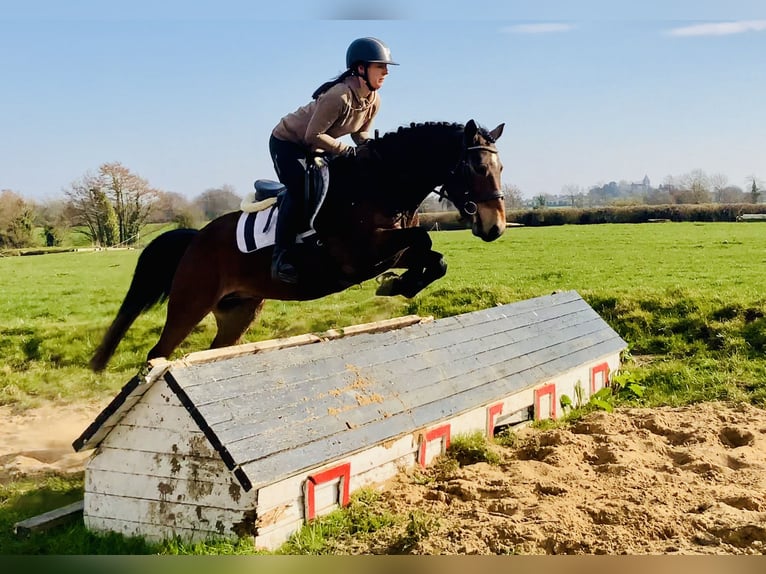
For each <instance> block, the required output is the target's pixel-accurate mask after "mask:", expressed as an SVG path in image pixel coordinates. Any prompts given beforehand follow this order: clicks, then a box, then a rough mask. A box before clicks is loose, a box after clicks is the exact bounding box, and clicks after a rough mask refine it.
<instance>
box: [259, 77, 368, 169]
mask: <svg viewBox="0 0 766 574" xmlns="http://www.w3.org/2000/svg"><path fill="white" fill-rule="evenodd" d="M356 82H357V80H356V78H355V77H350V78H346V79H345V80H344V81H343V82H340V83H339V84H335V85H334V86H333V87H332V88H330V89H329V90H327V91H326V92H325V93H324V94H322V95H321V96H319V98H318V99H316V100H312V101H311V102H310V103H309V104H306V105H305V106H302V107H300V108H298V109H297V110H296V111H294V112H292V113H289V114H287V115H286V116H285V117H283V118H282V119H281V120H280V122H279V123H278V124H277V126H276V127H275V128H274V129H273V130H272V132H271V133H272V135H273V136H274V137H275V138H278V139H281V140H284V141H290V142H293V143H297V144H301V145H304V146H306V147H307V148H309V149H311V150H312V151H319V152H323V151H324V152H331V153H336V154H337V153H341V152H342V151H344V150H345V149H346V148H347V147H349V146H348V145H346V144H345V143H343V142H341V141H340V140H338V139H337V138H340V137H342V136H345V135H348V134H350V135H351V139H352V140H353V141H354V143H356V144H360V143H362V142H363V141H364V140H366V139H369V138H370V135H369V131H370V127H371V126H372V120H373V119H374V118H375V114H377V113H378V108H379V107H380V96H378V92H377V91H374V92H372V93H371V94H369V95H368V96H367V98H362V97H361V96H360V95H359V89H358V88H356V87H355V84H356Z"/></svg>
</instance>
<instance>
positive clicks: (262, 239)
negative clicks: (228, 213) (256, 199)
mask: <svg viewBox="0 0 766 574" xmlns="http://www.w3.org/2000/svg"><path fill="white" fill-rule="evenodd" d="M277 212H278V209H277V206H276V205H275V206H273V207H272V208H271V209H264V210H261V211H256V212H250V213H248V212H242V214H241V215H240V216H239V221H237V247H238V248H239V250H240V251H241V252H242V253H251V252H253V251H256V250H258V249H262V248H264V247H269V246H271V245H274V236H275V234H276V231H277Z"/></svg>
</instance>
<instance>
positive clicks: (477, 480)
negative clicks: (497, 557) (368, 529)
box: [0, 403, 766, 554]
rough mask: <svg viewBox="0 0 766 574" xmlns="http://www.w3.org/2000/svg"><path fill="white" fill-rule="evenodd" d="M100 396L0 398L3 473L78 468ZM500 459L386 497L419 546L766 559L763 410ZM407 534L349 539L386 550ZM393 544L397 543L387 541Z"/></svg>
mask: <svg viewBox="0 0 766 574" xmlns="http://www.w3.org/2000/svg"><path fill="white" fill-rule="evenodd" d="M103 406H104V405H103V404H88V405H68V406H56V405H48V406H43V407H40V408H38V409H35V410H32V411H30V412H27V413H25V414H14V413H13V411H12V410H11V409H9V408H8V407H0V480H6V481H7V480H9V479H11V478H20V477H23V476H29V475H34V474H38V473H44V472H50V471H55V472H77V471H80V470H82V465H83V462H84V460H85V458H86V457H87V453H85V454H76V453H74V452H73V450H72V447H71V443H72V441H73V440H74V439H75V438H77V437H78V436H79V435H80V434H81V433H82V432H83V431H84V430H85V428H87V426H88V425H89V424H90V423H91V422H92V421H93V419H94V418H95V416H96V415H97V414H98V412H100V410H101V409H102V408H103ZM496 450H497V452H498V453H499V454H500V456H501V457H502V462H501V463H500V464H499V465H489V464H486V463H477V464H472V465H468V466H465V467H463V468H459V469H454V468H453V469H450V470H449V471H445V469H444V468H440V467H439V465H434V466H433V467H431V468H429V469H427V470H426V471H425V474H423V473H422V471H419V472H418V473H403V474H400V475H398V476H397V477H396V478H395V479H393V480H391V481H390V482H389V483H388V484H387V485H386V486H385V489H384V491H383V502H382V504H383V506H384V507H386V508H388V509H390V510H393V511H396V512H400V513H404V514H405V515H409V514H410V513H415V514H413V516H415V517H418V518H417V521H416V522H413V523H412V524H411V527H412V525H413V524H421V525H424V526H425V527H424V528H422V529H421V530H420V532H419V536H417V537H416V538H414V539H413V540H416V541H415V543H414V544H413V546H412V547H411V548H408V549H407V551H408V552H411V553H416V554H503V553H521V554H763V553H764V552H765V551H766V410H762V409H758V408H755V407H751V406H746V405H727V404H721V403H706V404H702V405H695V406H690V407H683V408H659V409H630V410H619V411H617V412H614V413H610V414H607V413H592V414H590V415H588V416H587V417H585V418H584V419H582V420H581V421H580V422H578V423H577V424H575V425H574V426H572V427H570V428H567V429H555V430H547V431H539V430H534V429H524V430H523V431H521V432H520V433H519V436H518V441H517V443H516V444H515V445H514V446H513V447H496ZM397 536H399V537H401V533H398V534H397V533H395V532H381V534H380V536H378V537H372V538H371V539H370V540H369V541H365V542H357V541H353V542H350V543H348V544H346V545H345V546H340V547H339V548H338V551H339V552H340V553H344V554H375V553H382V552H386V551H390V548H391V540H392V538H395V537H397ZM387 549H389V550H387Z"/></svg>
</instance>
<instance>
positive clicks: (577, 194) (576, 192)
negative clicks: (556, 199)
mask: <svg viewBox="0 0 766 574" xmlns="http://www.w3.org/2000/svg"><path fill="white" fill-rule="evenodd" d="M561 194H562V195H564V196H566V197H567V198H568V199H569V205H571V206H572V207H582V206H583V205H585V194H584V193H583V192H582V190H581V189H580V186H579V185H577V184H574V183H568V184H566V185H565V186H563V187H562V188H561Z"/></svg>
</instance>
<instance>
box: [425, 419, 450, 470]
mask: <svg viewBox="0 0 766 574" xmlns="http://www.w3.org/2000/svg"><path fill="white" fill-rule="evenodd" d="M449 435H450V425H449V423H448V424H446V425H442V426H440V427H436V428H434V429H431V430H430V431H428V432H427V433H425V435H423V437H422V439H421V440H420V453H419V455H418V462H419V463H420V466H421V467H422V468H425V467H426V446H428V443H429V442H431V441H432V440H435V439H437V438H438V439H443V441H444V442H443V446H444V448H443V450H442V452H444V451H446V450H447V449H448V448H449Z"/></svg>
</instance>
